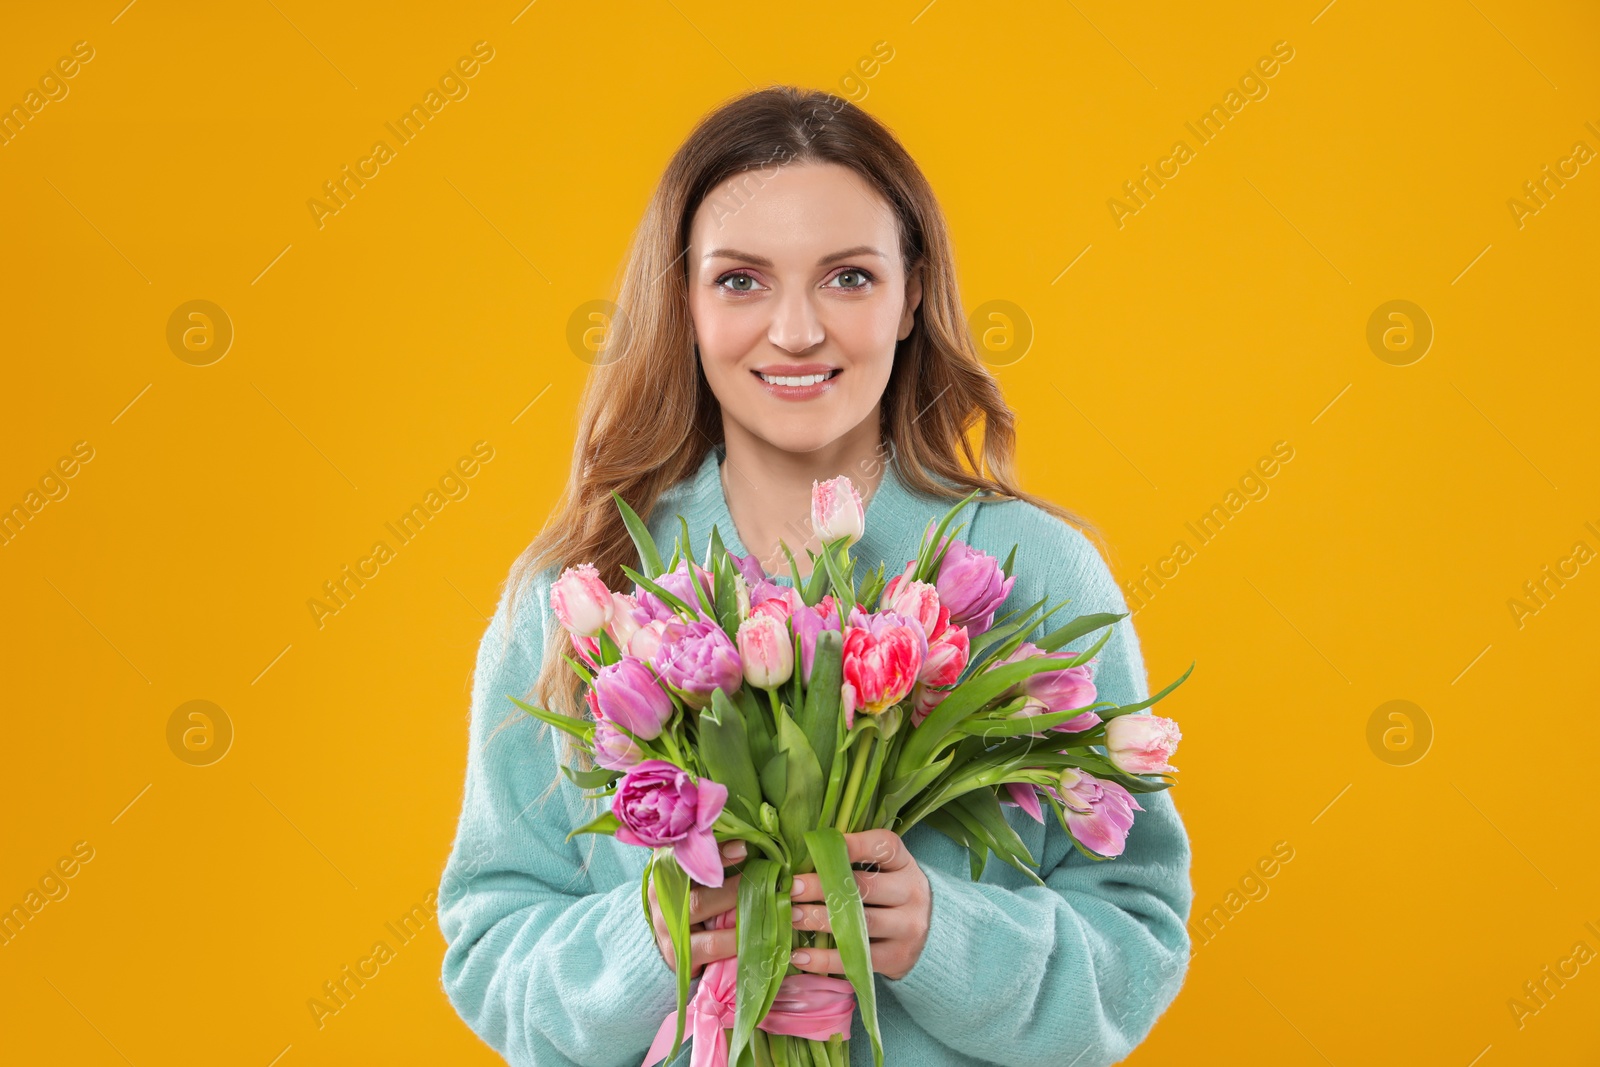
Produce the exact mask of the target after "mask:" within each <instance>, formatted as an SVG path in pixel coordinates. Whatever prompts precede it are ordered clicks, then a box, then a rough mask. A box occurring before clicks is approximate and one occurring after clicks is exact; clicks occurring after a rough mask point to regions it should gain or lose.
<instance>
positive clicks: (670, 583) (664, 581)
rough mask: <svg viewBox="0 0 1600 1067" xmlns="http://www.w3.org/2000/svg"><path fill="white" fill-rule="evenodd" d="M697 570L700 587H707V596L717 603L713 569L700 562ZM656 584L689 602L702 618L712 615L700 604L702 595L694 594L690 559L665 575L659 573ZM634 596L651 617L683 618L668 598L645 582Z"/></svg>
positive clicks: (667, 619) (670, 619)
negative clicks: (647, 585)
mask: <svg viewBox="0 0 1600 1067" xmlns="http://www.w3.org/2000/svg"><path fill="white" fill-rule="evenodd" d="M694 573H695V577H696V578H698V579H699V581H700V588H701V589H704V590H705V593H706V599H707V600H709V601H711V602H712V605H713V606H715V605H716V598H717V588H716V580H715V578H714V577H713V576H712V574H711V572H710V571H708V570H706V569H705V568H704V567H702V566H700V564H698V563H696V564H695V565H694ZM655 583H656V584H657V585H659V586H660V587H661V588H663V589H665V590H666V591H667V592H669V593H671V594H672V595H673V596H675V597H677V598H678V599H679V600H681V601H683V602H684V603H685V604H687V605H689V607H690V608H692V609H693V610H694V612H695V614H696V615H698V616H699V617H700V618H702V619H710V618H711V617H710V616H708V615H707V614H706V611H705V609H704V608H702V607H701V606H700V598H699V597H697V596H696V595H695V591H694V585H693V583H692V582H691V580H690V578H689V561H688V560H687V559H681V560H679V561H678V565H677V566H676V567H674V568H673V569H672V570H670V571H668V572H666V573H665V574H658V575H656V577H655ZM633 596H634V599H635V600H637V601H638V602H639V607H641V608H643V609H644V611H645V613H646V614H647V615H649V617H650V618H652V619H662V620H665V621H668V622H670V621H672V620H673V619H677V618H680V617H681V616H679V615H678V612H677V609H675V608H673V607H671V606H670V605H668V604H667V602H666V601H664V600H662V599H661V598H660V597H658V596H656V595H655V594H654V593H652V592H651V591H650V590H648V589H646V588H645V587H644V586H642V585H641V586H637V587H635V589H634V591H633ZM712 621H715V620H712Z"/></svg>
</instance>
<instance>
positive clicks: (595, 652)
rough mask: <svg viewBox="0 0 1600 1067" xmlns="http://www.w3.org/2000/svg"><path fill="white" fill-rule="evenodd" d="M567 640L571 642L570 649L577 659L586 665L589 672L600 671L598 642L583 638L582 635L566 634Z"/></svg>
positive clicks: (590, 638)
mask: <svg viewBox="0 0 1600 1067" xmlns="http://www.w3.org/2000/svg"><path fill="white" fill-rule="evenodd" d="M567 639H568V640H569V641H571V642H572V647H573V649H575V650H576V651H577V653H578V658H579V659H581V660H583V662H584V663H586V664H588V665H589V669H590V670H592V671H597V670H599V669H600V642H599V641H596V640H595V639H594V638H592V637H584V636H583V635H582V634H568V635H567Z"/></svg>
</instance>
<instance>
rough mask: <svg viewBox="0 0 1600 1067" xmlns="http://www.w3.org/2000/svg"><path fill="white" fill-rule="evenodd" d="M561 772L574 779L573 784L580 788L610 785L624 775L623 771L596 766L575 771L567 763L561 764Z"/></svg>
mask: <svg viewBox="0 0 1600 1067" xmlns="http://www.w3.org/2000/svg"><path fill="white" fill-rule="evenodd" d="M561 773H562V774H564V775H566V776H567V777H568V778H570V779H571V780H572V784H573V785H576V786H578V787H579V788H580V789H593V788H595V787H596V786H606V785H610V784H611V783H612V782H614V781H616V780H617V779H618V778H621V777H622V772H621V771H613V770H610V769H609V768H606V767H595V768H594V769H592V770H587V771H575V770H573V769H572V768H571V767H568V766H567V765H566V764H562V765H561Z"/></svg>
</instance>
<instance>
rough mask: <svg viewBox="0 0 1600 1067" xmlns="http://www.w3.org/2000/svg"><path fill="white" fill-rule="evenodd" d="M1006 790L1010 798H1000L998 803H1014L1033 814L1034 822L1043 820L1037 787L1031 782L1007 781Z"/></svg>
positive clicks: (1042, 810)
mask: <svg viewBox="0 0 1600 1067" xmlns="http://www.w3.org/2000/svg"><path fill="white" fill-rule="evenodd" d="M1006 792H1007V793H1010V794H1011V799H1010V800H1005V799H1003V798H1002V799H1001V801H1000V803H1002V804H1016V805H1017V806H1018V807H1020V808H1021V809H1022V810H1023V811H1025V812H1027V813H1028V814H1029V815H1031V816H1033V821H1034V822H1037V823H1042V822H1044V809H1043V808H1041V807H1040V806H1039V789H1038V787H1037V786H1035V785H1034V784H1033V783H1032V782H1007V783H1006Z"/></svg>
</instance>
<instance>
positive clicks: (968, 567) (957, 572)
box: [906, 526, 1017, 637]
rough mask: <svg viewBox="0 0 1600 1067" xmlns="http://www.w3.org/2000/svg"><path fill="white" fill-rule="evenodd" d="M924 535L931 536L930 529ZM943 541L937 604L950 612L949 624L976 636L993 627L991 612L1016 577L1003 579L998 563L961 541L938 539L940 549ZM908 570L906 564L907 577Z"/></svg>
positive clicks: (937, 578) (1008, 593) (1002, 601)
mask: <svg viewBox="0 0 1600 1067" xmlns="http://www.w3.org/2000/svg"><path fill="white" fill-rule="evenodd" d="M928 533H929V534H931V526H930V529H929V531H928ZM925 536H926V535H925ZM946 542H948V543H949V546H950V547H949V548H948V549H946V550H945V554H944V560H943V562H941V563H940V564H939V573H938V575H937V576H936V577H935V579H934V587H935V588H936V589H938V591H939V602H940V603H942V604H943V605H944V606H945V607H947V608H949V609H950V619H951V621H952V622H954V623H955V624H956V625H957V626H965V627H966V628H967V634H968V636H970V637H977V636H979V635H980V634H982V633H984V632H985V631H987V630H988V629H989V627H990V626H993V625H994V616H995V612H996V611H997V610H999V608H1000V605H1001V604H1003V603H1005V599H1006V597H1007V596H1009V595H1010V593H1011V587H1012V586H1013V585H1015V584H1016V581H1017V576H1016V575H1014V574H1013V575H1011V576H1010V577H1007V576H1006V575H1005V574H1004V572H1002V571H1001V569H1000V561H999V560H996V559H995V558H994V557H993V556H990V555H989V554H988V553H986V552H981V551H979V550H978V549H976V548H973V547H972V546H971V545H969V544H967V543H966V542H965V541H956V540H953V539H951V538H948V537H945V538H941V539H940V542H939V545H940V547H943V546H944V545H945V543H946ZM937 554H938V551H937V549H936V550H935V555H937ZM912 569H913V565H912V564H908V565H907V573H906V576H907V577H908V576H909V574H910V572H911V570H912Z"/></svg>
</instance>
